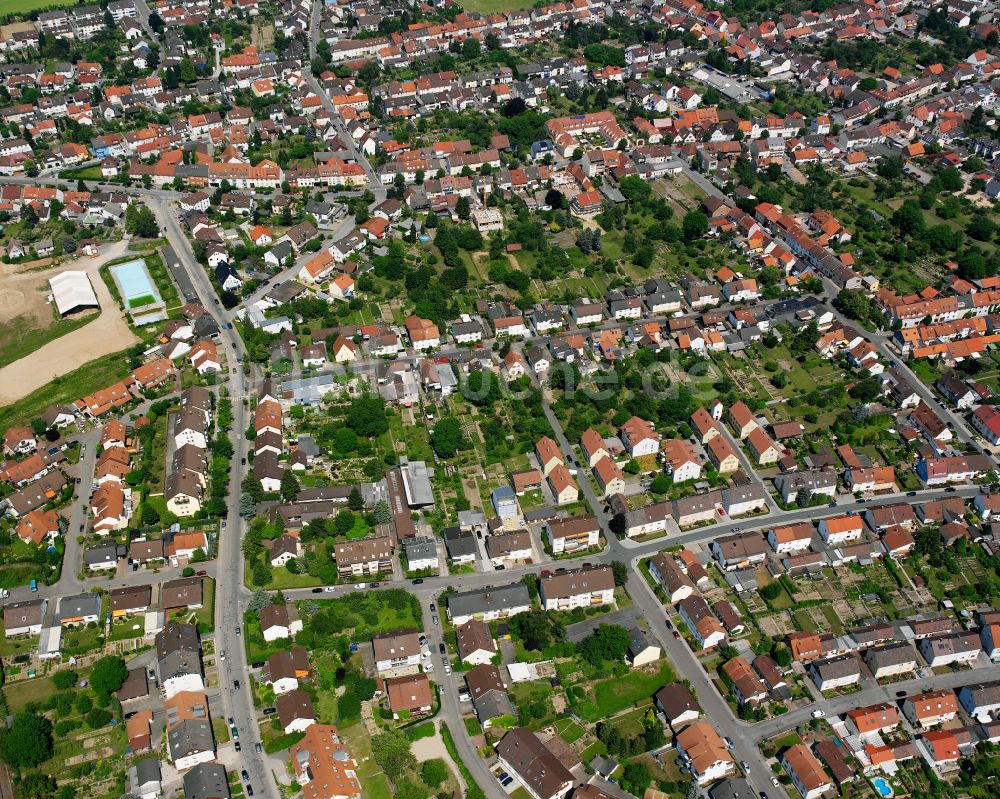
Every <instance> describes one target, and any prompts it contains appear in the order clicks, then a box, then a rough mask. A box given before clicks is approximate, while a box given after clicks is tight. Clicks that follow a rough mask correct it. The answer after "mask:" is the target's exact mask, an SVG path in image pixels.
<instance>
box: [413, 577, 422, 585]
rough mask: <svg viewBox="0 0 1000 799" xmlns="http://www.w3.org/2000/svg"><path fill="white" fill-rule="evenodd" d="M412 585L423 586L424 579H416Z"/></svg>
mask: <svg viewBox="0 0 1000 799" xmlns="http://www.w3.org/2000/svg"><path fill="white" fill-rule="evenodd" d="M412 584H413V585H423V584H424V578H423V577H418V578H417V579H416V580H414V581H413V583H412Z"/></svg>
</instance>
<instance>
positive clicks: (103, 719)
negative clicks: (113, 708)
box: [87, 707, 114, 730]
mask: <svg viewBox="0 0 1000 799" xmlns="http://www.w3.org/2000/svg"><path fill="white" fill-rule="evenodd" d="M112 718H114V717H113V716H112V715H111V713H110V712H109V711H107V710H104V708H100V707H95V708H94V709H93V710H91V711H90V712H89V713H88V714H87V726H88V727H90V729H92V730H97V729H100V728H101V727H107V726H108V725H109V724H110V723H111V719H112Z"/></svg>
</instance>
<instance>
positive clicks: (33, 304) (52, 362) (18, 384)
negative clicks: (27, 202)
mask: <svg viewBox="0 0 1000 799" xmlns="http://www.w3.org/2000/svg"><path fill="white" fill-rule="evenodd" d="M125 249H126V245H125V244H124V243H123V242H120V243H118V244H115V245H112V246H111V247H110V248H108V250H107V251H106V252H104V253H102V254H101V255H100V256H98V257H97V258H86V257H85V258H77V259H75V260H71V261H66V262H64V263H62V264H60V265H59V266H57V267H51V268H46V269H41V270H39V271H30V269H31V265H25V264H18V265H16V266H15V265H10V264H3V265H0V318H7V319H10V318H14V317H24V318H25V320H26V323H27V320H33V321H34V324H33V327H34V331H35V332H36V333H37V331H38V330H43V329H44V328H46V327H48V326H50V325H52V324H58V323H55V322H54V320H53V315H52V309H51V308H50V307H49V305H48V303H47V302H46V296H47V294H48V290H49V287H48V279H49V278H50V277H52V276H53V275H56V274H59V273H60V272H63V271H66V270H67V269H80V270H83V271H85V272H86V273H87V275H88V276H89V277H90V282H91V284H92V285H93V287H94V291H95V292H96V294H97V299H98V302H100V305H101V312H100V314H99V315H97V316H96V317H95V318H94V319H93V321H90V322H88V323H87V324H85V325H83V326H82V327H79V328H77V329H75V330H72V331H71V332H69V333H67V334H66V335H64V336H61V337H60V338H56V339H55V340H52V341H49V342H48V343H46V344H44V345H43V346H40V347H39V348H38V349H36V350H34V351H33V352H31V353H30V354H28V355H25V356H24V357H22V358H19V359H18V360H16V361H14V362H13V363H11V364H8V365H7V366H4V367H3V368H0V405H5V404H8V403H11V402H15V401H16V400H19V399H21V398H22V397H25V396H27V395H28V394H30V393H31V392H32V391H35V390H36V389H38V388H41V387H42V386H44V385H45V384H46V383H48V382H49V381H51V380H52V379H53V378H56V377H59V376H60V375H63V374H66V373H68V372H71V371H73V370H74V369H76V368H78V367H79V366H81V365H83V364H84V363H87V362H88V361H91V360H93V359H95V358H98V357H100V356H102V355H108V354H110V353H112V352H118V351H119V350H123V349H125V348H126V347H130V346H132V345H133V344H135V343H137V342H138V341H139V338H138V337H137V336H136V335H135V334H134V333H133V332H132V330H131V329H130V328H129V326H128V323H127V322H126V321H125V317H124V316H123V314H122V312H121V309H120V308H119V307H118V303H117V302H116V301H115V299H114V297H112V296H111V293H110V292H109V291H108V287H107V286H106V285H105V284H104V281H103V280H102V279H101V276H100V274H99V270H100V268H101V266H102V265H103V264H105V263H106V262H107V261H109V260H111V259H113V258H117V257H119V256H120V255H123V254H124V253H125ZM23 330H24V331H25V332H24V333H23V335H29V336H30V335H31V334H32V331H31V330H29V329H27V328H24V329H23Z"/></svg>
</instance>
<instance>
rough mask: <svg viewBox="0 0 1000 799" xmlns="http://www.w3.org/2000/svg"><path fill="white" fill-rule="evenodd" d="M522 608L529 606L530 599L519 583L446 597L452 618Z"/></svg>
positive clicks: (526, 587) (526, 588) (526, 589)
mask: <svg viewBox="0 0 1000 799" xmlns="http://www.w3.org/2000/svg"><path fill="white" fill-rule="evenodd" d="M524 606H528V607H530V606H531V597H530V595H529V594H528V586H526V585H525V584H524V583H521V582H518V583H512V584H511V585H502V586H498V587H497V588H489V587H487V588H478V589H476V590H474V591H465V592H463V593H460V594H452V595H451V596H450V597H448V612H449V613H450V614H451V616H452V618H454V617H456V616H473V615H475V614H477V613H486V612H488V611H496V610H501V611H502V610H505V609H510V608H515V607H524Z"/></svg>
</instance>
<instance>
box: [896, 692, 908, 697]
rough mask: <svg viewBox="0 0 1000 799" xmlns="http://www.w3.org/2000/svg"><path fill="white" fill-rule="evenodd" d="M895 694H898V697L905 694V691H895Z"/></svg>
mask: <svg viewBox="0 0 1000 799" xmlns="http://www.w3.org/2000/svg"><path fill="white" fill-rule="evenodd" d="M896 696H899V697H903V696H906V691H896Z"/></svg>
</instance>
